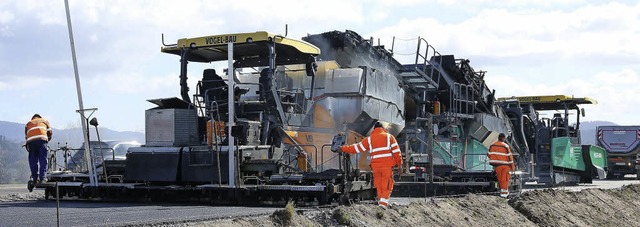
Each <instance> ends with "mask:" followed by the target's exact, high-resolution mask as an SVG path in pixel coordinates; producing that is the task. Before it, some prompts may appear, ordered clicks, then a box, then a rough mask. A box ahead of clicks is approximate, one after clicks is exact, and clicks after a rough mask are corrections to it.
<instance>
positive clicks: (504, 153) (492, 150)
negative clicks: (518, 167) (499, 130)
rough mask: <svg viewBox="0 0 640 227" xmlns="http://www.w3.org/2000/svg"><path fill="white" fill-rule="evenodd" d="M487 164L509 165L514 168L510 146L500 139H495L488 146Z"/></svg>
mask: <svg viewBox="0 0 640 227" xmlns="http://www.w3.org/2000/svg"><path fill="white" fill-rule="evenodd" d="M487 156H489V164H491V165H493V166H499V165H509V166H511V168H514V167H515V166H514V164H513V155H511V148H509V145H507V144H506V143H504V142H502V141H496V142H495V143H493V144H492V145H491V146H490V147H489V153H487Z"/></svg>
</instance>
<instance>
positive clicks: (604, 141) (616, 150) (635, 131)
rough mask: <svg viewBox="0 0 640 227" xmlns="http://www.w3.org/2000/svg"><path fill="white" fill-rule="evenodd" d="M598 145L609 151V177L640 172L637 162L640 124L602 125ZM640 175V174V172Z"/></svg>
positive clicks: (598, 135) (620, 176) (613, 177)
mask: <svg viewBox="0 0 640 227" xmlns="http://www.w3.org/2000/svg"><path fill="white" fill-rule="evenodd" d="M597 132H598V133H597V141H598V145H599V146H601V147H603V148H604V149H605V150H606V151H607V155H608V158H607V162H608V166H609V168H608V170H607V172H608V174H607V176H608V177H607V178H609V179H615V178H623V177H624V175H625V174H634V173H638V172H640V170H638V167H640V166H638V165H637V163H636V160H637V156H638V153H639V152H640V126H600V127H598V130H597ZM638 175H640V174H638Z"/></svg>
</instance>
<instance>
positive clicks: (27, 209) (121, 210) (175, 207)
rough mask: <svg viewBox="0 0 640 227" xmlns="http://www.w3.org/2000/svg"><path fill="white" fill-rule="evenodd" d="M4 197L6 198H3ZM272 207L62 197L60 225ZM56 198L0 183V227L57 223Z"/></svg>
mask: <svg viewBox="0 0 640 227" xmlns="http://www.w3.org/2000/svg"><path fill="white" fill-rule="evenodd" d="M3 201H4V202H3ZM276 209H277V208H273V207H221V206H206V205H194V204H158V203H110V202H97V201H69V200H62V201H60V210H59V212H60V226H107V225H108V226H129V225H153V224H171V223H180V222H184V221H205V220H215V219H223V218H230V217H244V216H257V215H267V214H272V213H273V212H274V211H275V210H276ZM56 211H57V209H56V201H55V200H44V193H43V191H42V190H37V189H36V190H34V191H33V192H31V193H29V192H28V191H27V189H26V186H25V185H22V184H10V185H0V227H4V226H56V224H57V216H56Z"/></svg>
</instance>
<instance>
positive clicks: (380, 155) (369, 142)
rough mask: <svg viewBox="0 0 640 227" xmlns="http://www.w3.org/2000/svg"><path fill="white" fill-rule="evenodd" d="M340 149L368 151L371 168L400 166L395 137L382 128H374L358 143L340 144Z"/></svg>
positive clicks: (355, 152)
mask: <svg viewBox="0 0 640 227" xmlns="http://www.w3.org/2000/svg"><path fill="white" fill-rule="evenodd" d="M342 151H343V152H346V153H349V154H359V153H361V152H365V151H369V157H370V158H371V168H374V169H375V168H380V167H393V166H396V165H397V166H402V156H401V154H400V147H399V146H398V142H397V141H396V138H395V137H394V136H393V135H391V134H389V133H387V132H386V131H385V130H384V129H383V128H374V129H373V131H372V132H371V135H370V136H369V137H366V138H364V139H362V141H360V143H356V144H352V145H345V146H342Z"/></svg>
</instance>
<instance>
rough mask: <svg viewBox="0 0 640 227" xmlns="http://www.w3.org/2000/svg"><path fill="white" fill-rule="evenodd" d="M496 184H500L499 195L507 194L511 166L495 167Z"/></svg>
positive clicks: (505, 195) (504, 195)
mask: <svg viewBox="0 0 640 227" xmlns="http://www.w3.org/2000/svg"><path fill="white" fill-rule="evenodd" d="M495 170H496V176H497V177H498V184H499V186H500V196H502V197H507V196H508V195H509V180H510V179H511V173H509V171H510V170H511V167H510V166H509V165H499V166H496V167H495Z"/></svg>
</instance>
